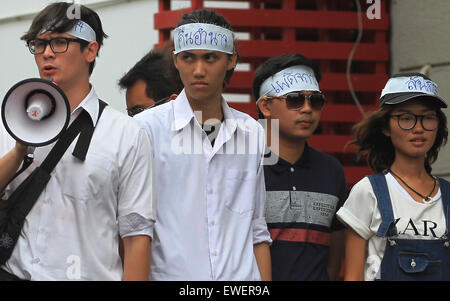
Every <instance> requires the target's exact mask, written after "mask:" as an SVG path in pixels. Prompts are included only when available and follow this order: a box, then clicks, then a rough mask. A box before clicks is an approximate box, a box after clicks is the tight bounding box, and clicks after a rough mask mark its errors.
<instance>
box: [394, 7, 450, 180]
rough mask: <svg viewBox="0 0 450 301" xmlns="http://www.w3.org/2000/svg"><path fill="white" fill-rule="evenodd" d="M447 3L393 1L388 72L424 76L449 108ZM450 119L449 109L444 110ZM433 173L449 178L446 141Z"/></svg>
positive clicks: (449, 12)
mask: <svg viewBox="0 0 450 301" xmlns="http://www.w3.org/2000/svg"><path fill="white" fill-rule="evenodd" d="M449 15H450V1H448V0H433V1H423V0H394V1H392V6H391V22H392V32H391V34H392V36H391V51H392V72H393V73H396V72H399V71H408V72H413V71H420V69H421V68H420V67H419V68H416V67H417V66H424V65H426V64H431V65H434V67H432V68H431V69H429V73H428V75H429V76H430V77H431V79H432V80H433V81H435V82H436V83H437V85H438V89H439V94H440V96H442V97H443V98H444V99H445V100H446V101H447V103H448V104H449V105H450V82H449V79H450V18H449V17H448V16H449ZM444 111H445V113H446V115H447V118H448V119H449V120H450V108H447V109H445V110H444ZM433 174H436V175H441V176H444V177H445V178H447V179H450V141H449V143H447V146H446V147H445V148H444V149H442V150H441V151H440V153H439V158H438V161H437V162H436V163H435V164H434V165H433Z"/></svg>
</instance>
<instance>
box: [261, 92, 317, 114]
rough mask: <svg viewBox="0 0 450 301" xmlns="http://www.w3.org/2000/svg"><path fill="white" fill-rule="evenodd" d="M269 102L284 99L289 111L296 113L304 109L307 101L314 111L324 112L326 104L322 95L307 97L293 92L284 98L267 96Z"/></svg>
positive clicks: (314, 94)
mask: <svg viewBox="0 0 450 301" xmlns="http://www.w3.org/2000/svg"><path fill="white" fill-rule="evenodd" d="M265 98H266V99H267V100H273V99H283V100H284V101H285V102H286V107H287V108H288V110H291V111H296V110H300V109H301V108H303V106H304V105H305V101H306V99H308V102H309V105H310V106H311V108H312V109H313V110H317V111H320V110H322V108H323V106H324V104H325V101H326V99H325V96H324V95H323V94H322V93H312V94H309V95H305V94H303V93H301V92H292V93H288V94H286V95H282V96H265Z"/></svg>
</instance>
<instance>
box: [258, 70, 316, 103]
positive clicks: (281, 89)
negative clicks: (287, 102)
mask: <svg viewBox="0 0 450 301" xmlns="http://www.w3.org/2000/svg"><path fill="white" fill-rule="evenodd" d="M295 91H318V92H320V89H319V83H318V82H317V79H316V77H315V75H314V71H313V70H312V69H311V68H310V67H308V66H304V65H298V66H292V67H289V68H286V69H284V70H281V71H280V72H278V73H276V74H274V75H272V76H271V77H269V78H267V79H266V80H265V81H264V82H263V83H262V85H261V88H260V89H259V95H260V97H261V96H265V95H269V96H281V95H284V94H286V93H290V92H295Z"/></svg>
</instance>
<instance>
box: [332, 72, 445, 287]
mask: <svg viewBox="0 0 450 301" xmlns="http://www.w3.org/2000/svg"><path fill="white" fill-rule="evenodd" d="M446 107H447V104H446V102H445V101H444V100H443V99H442V98H440V97H439V96H438V94H437V85H436V84H435V83H434V82H432V81H431V79H430V78H428V77H427V76H425V75H423V74H420V73H403V74H397V75H394V76H392V77H391V78H390V79H389V81H388V82H387V83H386V86H385V87H384V89H383V91H382V93H381V107H380V109H379V110H377V111H375V112H373V113H371V114H369V115H368V116H367V118H365V119H364V120H363V121H361V122H360V123H358V124H357V125H355V127H354V134H355V138H356V139H355V140H354V141H353V142H352V143H353V144H355V145H357V146H358V147H359V151H358V154H359V155H363V156H365V157H366V158H367V161H368V163H369V166H370V167H371V169H372V170H373V171H374V172H375V173H376V174H375V175H370V176H368V177H365V178H364V179H362V180H361V181H359V182H358V183H357V184H356V185H355V186H354V187H353V188H352V191H351V192H350V195H349V197H348V199H347V201H346V202H345V204H344V206H343V207H342V208H341V209H340V210H339V211H338V213H337V215H338V218H339V219H340V220H341V221H342V222H344V223H345V224H346V225H347V226H348V229H347V238H346V256H345V280H450V239H449V238H448V237H447V236H448V235H449V234H448V233H447V232H448V214H449V213H450V212H449V209H448V207H449V203H450V183H449V182H448V181H446V180H444V179H441V178H437V177H433V176H432V175H431V164H432V163H434V162H435V161H436V159H437V156H438V151H439V149H440V147H441V146H442V145H444V144H445V143H446V141H447V135H448V130H447V120H446V117H445V115H444V114H443V112H442V111H441V109H442V108H446Z"/></svg>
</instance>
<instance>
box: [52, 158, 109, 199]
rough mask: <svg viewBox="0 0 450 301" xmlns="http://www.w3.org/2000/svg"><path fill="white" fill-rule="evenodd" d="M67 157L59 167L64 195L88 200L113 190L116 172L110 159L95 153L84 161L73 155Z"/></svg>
mask: <svg viewBox="0 0 450 301" xmlns="http://www.w3.org/2000/svg"><path fill="white" fill-rule="evenodd" d="M65 159H66V160H62V161H61V162H60V163H59V166H58V167H57V169H58V170H57V172H58V173H59V176H58V178H59V179H60V183H61V190H62V194H63V195H64V197H68V198H69V199H72V200H77V201H81V202H86V201H88V200H89V199H101V197H99V196H100V194H102V193H103V194H106V193H107V192H108V191H111V189H112V183H113V179H112V178H113V175H114V172H113V168H112V166H113V164H112V163H111V161H110V160H108V159H106V158H105V157H103V156H101V155H97V154H93V153H91V154H88V155H87V156H86V160H85V161H84V162H83V161H80V160H78V159H77V158H75V157H73V156H72V155H71V156H70V158H65ZM106 195H108V194H106Z"/></svg>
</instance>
